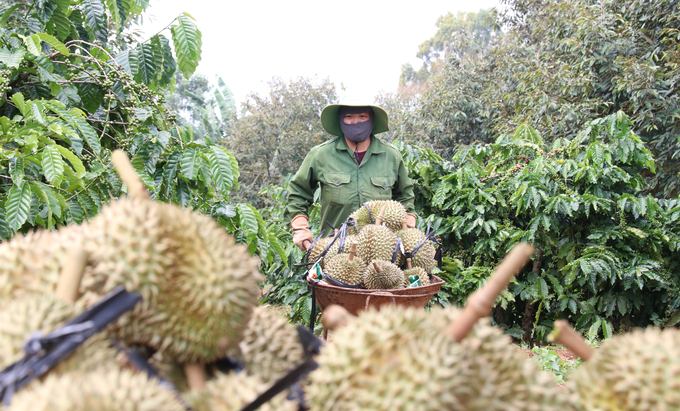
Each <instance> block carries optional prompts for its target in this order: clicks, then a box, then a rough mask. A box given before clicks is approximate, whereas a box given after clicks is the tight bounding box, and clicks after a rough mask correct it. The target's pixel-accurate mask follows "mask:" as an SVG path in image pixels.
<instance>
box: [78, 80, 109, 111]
mask: <svg viewBox="0 0 680 411" xmlns="http://www.w3.org/2000/svg"><path fill="white" fill-rule="evenodd" d="M77 87H78V95H79V96H80V101H81V102H82V104H83V108H84V109H85V110H87V111H88V112H90V113H94V112H95V111H97V109H99V106H100V105H101V104H102V98H103V97H104V92H103V91H102V89H101V88H100V87H99V86H98V85H96V84H94V83H80V84H77Z"/></svg>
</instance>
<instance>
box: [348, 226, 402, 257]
mask: <svg viewBox="0 0 680 411" xmlns="http://www.w3.org/2000/svg"><path fill="white" fill-rule="evenodd" d="M396 246H397V236H396V235H395V234H394V233H393V232H392V231H390V229H389V228H387V227H384V226H379V225H367V226H366V227H364V228H362V229H361V231H360V232H359V236H358V238H357V255H358V256H359V258H361V259H362V260H364V261H367V262H369V261H373V260H385V261H391V260H392V254H393V253H394V249H395V247H396Z"/></svg>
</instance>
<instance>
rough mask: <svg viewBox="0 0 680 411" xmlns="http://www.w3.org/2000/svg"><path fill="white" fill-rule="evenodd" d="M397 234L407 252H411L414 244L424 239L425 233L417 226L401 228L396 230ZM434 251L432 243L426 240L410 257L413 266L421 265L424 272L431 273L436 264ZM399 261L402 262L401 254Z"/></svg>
mask: <svg viewBox="0 0 680 411" xmlns="http://www.w3.org/2000/svg"><path fill="white" fill-rule="evenodd" d="M397 236H398V237H399V238H401V244H402V245H403V246H404V251H406V252H407V253H410V252H413V250H414V249H415V248H416V246H417V245H418V244H420V243H421V242H422V241H423V240H424V239H425V233H423V232H422V231H420V230H418V229H417V228H405V229H402V230H401V231H399V232H397ZM436 252H437V250H435V248H434V246H433V245H432V243H431V242H430V241H426V242H425V243H424V244H423V245H422V246H421V247H420V248H419V249H418V251H417V252H416V253H415V254H414V255H413V257H412V258H411V261H412V263H413V267H422V268H424V269H425V271H426V272H428V273H431V272H432V270H433V269H434V267H435V266H436V265H437V261H436V260H435V259H434V256H435V254H436ZM400 262H401V263H402V264H403V256H402V257H401V261H400Z"/></svg>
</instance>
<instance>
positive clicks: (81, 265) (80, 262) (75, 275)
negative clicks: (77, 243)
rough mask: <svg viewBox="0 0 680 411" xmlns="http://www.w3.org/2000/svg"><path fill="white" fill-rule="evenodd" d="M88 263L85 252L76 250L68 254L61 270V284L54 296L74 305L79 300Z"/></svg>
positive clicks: (58, 284) (58, 285) (59, 283)
mask: <svg viewBox="0 0 680 411" xmlns="http://www.w3.org/2000/svg"><path fill="white" fill-rule="evenodd" d="M86 261H87V254H86V253H85V250H82V249H80V248H74V249H72V250H71V251H69V253H68V259H67V260H66V264H64V267H63V268H62V269H61V275H60V276H59V282H58V283H57V289H56V290H55V292H54V295H55V296H56V297H57V298H58V299H60V300H62V301H66V302H67V303H74V302H76V300H77V299H78V289H79V288H80V281H81V280H82V278H83V271H85V262H86Z"/></svg>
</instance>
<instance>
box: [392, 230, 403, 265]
mask: <svg viewBox="0 0 680 411" xmlns="http://www.w3.org/2000/svg"><path fill="white" fill-rule="evenodd" d="M400 245H401V237H397V245H395V246H394V251H393V252H392V264H395V263H396V262H397V257H399V246H400Z"/></svg>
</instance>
